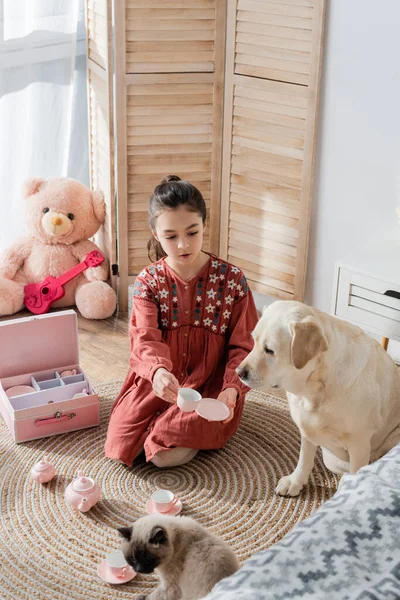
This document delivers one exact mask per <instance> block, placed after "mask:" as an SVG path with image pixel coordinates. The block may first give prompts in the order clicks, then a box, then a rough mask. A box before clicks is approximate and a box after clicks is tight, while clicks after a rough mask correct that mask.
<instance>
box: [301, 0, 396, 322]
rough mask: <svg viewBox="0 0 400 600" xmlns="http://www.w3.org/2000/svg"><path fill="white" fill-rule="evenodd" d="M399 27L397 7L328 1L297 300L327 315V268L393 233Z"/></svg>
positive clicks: (370, 0) (390, 2)
mask: <svg viewBox="0 0 400 600" xmlns="http://www.w3.org/2000/svg"><path fill="white" fill-rule="evenodd" d="M399 28H400V2H399V0H383V1H378V0H331V1H329V2H328V10H327V19H326V29H325V48H324V61H323V75H322V81H321V98H320V109H319V125H318V144H317V159H316V168H315V185H314V198H313V209H312V220H311V230H310V245H309V259H308V270H307V284H306V298H305V300H306V302H307V303H309V304H312V305H314V306H316V307H317V308H320V309H321V310H325V311H327V312H329V311H330V309H331V298H332V285H333V273H334V263H335V261H336V260H338V259H340V258H343V257H345V256H347V255H349V254H351V252H352V249H353V248H354V247H357V246H359V245H364V244H365V241H367V240H369V239H372V238H375V237H376V236H385V233H386V232H388V231H389V230H392V229H393V228H396V227H398V225H397V217H396V215H395V212H394V211H395V207H396V205H398V204H400V36H399ZM398 235H399V237H400V228H399V230H398ZM399 274H400V257H399Z"/></svg>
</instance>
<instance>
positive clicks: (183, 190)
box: [147, 175, 207, 262]
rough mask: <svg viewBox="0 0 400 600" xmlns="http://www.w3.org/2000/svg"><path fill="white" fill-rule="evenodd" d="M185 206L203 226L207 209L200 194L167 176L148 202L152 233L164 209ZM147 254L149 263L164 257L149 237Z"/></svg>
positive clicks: (189, 184) (182, 181)
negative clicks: (196, 216)
mask: <svg viewBox="0 0 400 600" xmlns="http://www.w3.org/2000/svg"><path fill="white" fill-rule="evenodd" d="M179 206H185V207H186V208H187V209H188V210H190V211H192V212H195V213H197V214H199V215H200V216H201V218H202V221H203V224H204V223H205V222H206V216H207V209H206V203H205V202H204V198H203V196H202V195H201V192H200V191H199V190H198V189H197V188H196V187H195V186H194V185H192V184H191V183H189V182H188V181H184V180H182V179H181V178H180V177H178V175H167V177H165V179H163V180H162V182H161V183H160V184H159V185H158V186H157V187H156V188H155V190H154V192H153V193H152V194H151V196H150V200H149V225H150V227H151V229H152V230H153V231H154V229H155V225H156V220H157V217H158V216H159V215H160V214H161V213H162V212H163V211H164V210H166V209H172V210H173V209H175V208H178V207H179ZM147 253H148V257H149V259H150V260H151V262H154V261H156V260H160V258H162V257H163V256H166V254H165V252H164V250H163V249H162V246H161V244H160V242H158V241H157V240H156V238H155V237H154V236H151V238H150V240H149V241H148V243H147Z"/></svg>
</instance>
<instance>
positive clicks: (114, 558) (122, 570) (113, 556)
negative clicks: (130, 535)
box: [106, 550, 131, 578]
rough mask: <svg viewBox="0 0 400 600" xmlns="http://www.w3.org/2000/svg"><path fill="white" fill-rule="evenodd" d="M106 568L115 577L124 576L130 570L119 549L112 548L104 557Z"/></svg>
mask: <svg viewBox="0 0 400 600" xmlns="http://www.w3.org/2000/svg"><path fill="white" fill-rule="evenodd" d="M106 563H107V568H108V570H109V572H110V573H112V575H115V577H121V578H122V577H126V575H127V574H128V572H129V571H130V570H131V569H130V567H129V565H128V563H127V562H126V560H125V556H124V555H123V553H122V552H121V550H113V551H112V552H110V554H109V555H108V556H107V558H106Z"/></svg>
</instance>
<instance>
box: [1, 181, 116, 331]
mask: <svg viewBox="0 0 400 600" xmlns="http://www.w3.org/2000/svg"><path fill="white" fill-rule="evenodd" d="M23 197H24V215H25V223H26V225H27V229H28V234H27V235H26V236H25V237H22V238H21V239H19V240H18V241H16V242H15V243H14V244H13V245H12V246H11V247H10V248H8V249H7V250H6V251H5V252H4V254H3V255H2V256H1V257H0V316H3V315H12V314H14V313H16V312H18V311H20V310H21V309H22V308H23V307H24V286H25V285H27V284H28V283H39V282H41V281H42V280H43V279H45V278H46V277H48V276H49V275H52V276H53V277H60V275H63V274H64V273H66V271H68V270H69V269H71V268H72V267H75V266H76V265H77V264H79V263H80V262H81V261H82V260H83V259H84V258H85V257H86V255H87V254H88V253H89V252H91V251H92V250H99V248H98V247H97V246H96V244H94V243H93V242H92V241H90V240H89V239H88V238H90V237H92V236H93V235H94V234H95V233H96V231H98V230H99V228H100V226H101V224H102V223H104V221H105V217H106V209H105V202H104V198H103V194H102V193H101V192H91V191H90V190H89V189H88V188H87V187H86V186H85V185H83V184H82V183H80V182H79V181H76V180H74V179H70V178H67V177H52V178H50V179H40V178H32V179H29V180H27V181H26V182H25V184H24V186H23ZM108 276H109V270H108V262H107V260H105V261H104V262H103V263H102V264H100V265H99V266H96V267H89V268H88V269H86V270H85V271H83V272H82V273H81V274H79V275H78V276H76V277H75V278H73V279H71V280H70V281H69V282H68V283H66V284H65V285H64V289H65V295H64V296H63V297H62V298H60V299H59V300H57V301H56V302H54V304H52V308H57V307H66V306H73V305H76V306H77V308H78V310H79V312H80V313H81V314H82V315H83V316H84V317H85V318H87V319H106V318H107V317H110V316H111V315H112V314H113V312H114V310H115V307H116V295H115V292H114V290H113V289H112V287H110V286H109V285H108V283H106V282H107V279H108Z"/></svg>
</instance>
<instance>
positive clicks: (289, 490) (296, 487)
mask: <svg viewBox="0 0 400 600" xmlns="http://www.w3.org/2000/svg"><path fill="white" fill-rule="evenodd" d="M302 488H303V484H302V483H300V482H299V481H296V479H294V477H293V475H286V477H282V479H280V480H279V481H278V485H277V486H276V489H275V492H276V493H277V494H279V496H298V495H299V494H300V491H301V490H302Z"/></svg>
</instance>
